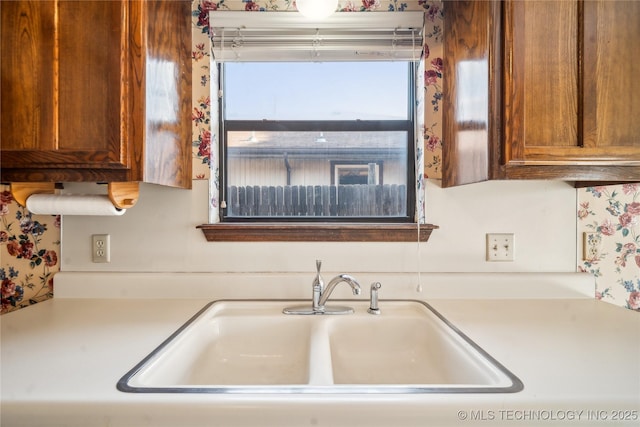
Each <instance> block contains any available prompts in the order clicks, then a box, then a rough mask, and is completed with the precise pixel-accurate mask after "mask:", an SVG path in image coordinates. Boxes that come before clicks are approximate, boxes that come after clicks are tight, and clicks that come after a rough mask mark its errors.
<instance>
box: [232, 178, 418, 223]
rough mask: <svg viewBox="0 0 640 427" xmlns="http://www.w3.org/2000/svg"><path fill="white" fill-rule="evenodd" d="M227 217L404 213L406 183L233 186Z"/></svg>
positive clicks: (384, 214)
mask: <svg viewBox="0 0 640 427" xmlns="http://www.w3.org/2000/svg"><path fill="white" fill-rule="evenodd" d="M226 198H227V215H228V216H234V217H238V216H241V217H243V216H247V217H248V216H253V217H255V216H259V217H270V216H315V217H322V216H330V217H341V216H403V215H405V214H406V206H407V189H406V185H396V184H390V185H387V184H385V185H369V184H361V185H337V186H336V185H315V186H313V185H307V186H303V185H286V186H257V185H255V186H246V187H236V186H231V187H229V188H228V192H227V197H226Z"/></svg>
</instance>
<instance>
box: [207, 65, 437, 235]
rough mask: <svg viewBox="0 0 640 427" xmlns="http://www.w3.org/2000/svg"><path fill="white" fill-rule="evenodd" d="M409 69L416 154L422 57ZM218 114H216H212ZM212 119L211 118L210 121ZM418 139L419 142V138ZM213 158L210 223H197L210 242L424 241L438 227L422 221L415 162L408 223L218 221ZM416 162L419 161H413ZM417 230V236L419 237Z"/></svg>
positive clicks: (418, 150)
mask: <svg viewBox="0 0 640 427" xmlns="http://www.w3.org/2000/svg"><path fill="white" fill-rule="evenodd" d="M212 64H213V67H212V71H214V70H215V72H212V82H213V81H216V82H218V79H219V77H220V76H219V75H216V74H218V67H217V66H216V64H215V62H213V63H212ZM411 71H412V72H413V73H414V75H413V77H412V80H411V81H413V84H414V85H415V87H414V88H413V90H411V88H410V97H411V98H410V99H411V102H413V103H414V105H415V106H416V109H415V113H414V116H413V117H412V118H411V120H414V121H415V127H414V132H415V131H418V133H417V134H414V139H415V141H414V145H413V146H412V149H413V150H414V153H415V155H416V156H422V155H423V153H422V139H423V135H421V134H420V133H419V129H420V128H421V127H422V126H424V123H423V121H422V119H421V117H420V116H422V115H423V114H424V111H423V108H424V100H423V99H421V98H420V102H417V101H418V99H417V98H416V96H417V95H418V93H417V91H420V90H421V88H422V87H423V86H424V79H423V77H424V60H423V59H422V58H421V59H420V60H419V61H418V62H416V63H415V64H414V66H412V67H411ZM214 93H216V94H217V96H215V99H216V100H217V102H215V103H212V105H214V106H216V107H217V108H221V106H222V98H221V96H219V95H221V91H220V90H219V89H218V87H216V88H215V91H214ZM214 114H215V115H216V117H217V114H216V113H214ZM213 123H215V120H214V121H212V124H213ZM216 128H218V126H216ZM218 135H219V134H218V132H215V131H214V132H213V137H214V140H215V141H216V147H218V146H219V145H218V142H217V140H218ZM418 140H420V141H418ZM215 153H216V155H215V157H214V158H213V159H212V163H211V167H212V169H213V170H214V171H215V175H212V179H211V180H210V185H209V188H210V191H211V193H210V209H213V210H210V215H211V217H210V218H211V219H210V222H209V223H207V224H203V225H200V226H198V227H197V228H199V229H201V231H202V232H203V234H204V236H205V238H206V239H207V241H210V242H224V241H227V242H250V241H251V242H278V241H279V242H294V241H295V242H337V241H340V242H416V241H419V242H426V241H428V239H429V237H430V235H431V232H432V231H433V230H435V229H438V228H439V227H438V226H437V225H433V224H429V223H426V221H425V206H424V195H423V193H421V192H422V191H424V190H423V179H424V178H423V175H422V173H421V170H422V169H421V164H422V161H420V163H416V164H415V165H414V167H415V170H416V172H420V175H418V174H417V173H416V176H415V182H413V184H414V185H415V187H414V188H415V191H413V192H412V194H413V196H414V197H416V201H415V203H416V206H415V207H416V209H415V212H414V215H415V216H414V220H413V222H411V223H409V222H407V223H395V224H394V223H390V222H385V223H378V224H373V223H367V224H362V223H360V224H359V223H355V222H352V223H348V224H345V223H326V222H325V223H308V222H307V223H257V222H256V223H247V222H235V223H232V222H225V223H222V222H219V218H218V216H217V215H218V212H219V207H218V200H219V199H218V195H219V194H218V191H219V188H220V187H219V184H220V183H219V176H218V175H217V171H218V165H219V163H220V162H221V158H219V157H218V152H217V151H215ZM416 159H417V157H416ZM416 162H418V160H416ZM418 233H419V237H418Z"/></svg>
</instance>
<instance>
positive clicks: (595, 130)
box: [584, 1, 640, 159]
mask: <svg viewBox="0 0 640 427" xmlns="http://www.w3.org/2000/svg"><path fill="white" fill-rule="evenodd" d="M584 8H585V10H584V16H585V27H584V28H585V49H584V63H585V97H584V102H585V118H584V120H585V125H584V126H585V142H584V146H585V147H604V148H607V147H614V146H620V147H632V146H635V147H636V153H635V156H634V157H633V158H635V159H640V154H639V153H638V152H637V151H640V150H638V149H637V147H640V120H638V118H639V117H640V79H639V77H640V60H638V43H640V2H637V1H615V2H614V1H597V2H596V1H589V2H585V5H584Z"/></svg>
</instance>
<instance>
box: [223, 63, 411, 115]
mask: <svg viewBox="0 0 640 427" xmlns="http://www.w3.org/2000/svg"><path fill="white" fill-rule="evenodd" d="M225 66H226V69H225V72H224V81H225V88H224V99H225V102H226V104H225V109H226V118H227V119H230V120H241V119H246V120H262V119H269V120H304V119H311V120H355V119H361V120H381V119H392V120H394V119H400V120H403V119H407V109H408V108H407V106H408V98H407V92H408V89H407V85H408V80H409V72H408V65H407V63H406V62H382V61H378V62H253V63H247V62H235V63H234V62H229V63H226V64H225ZM238 95H239V96H238Z"/></svg>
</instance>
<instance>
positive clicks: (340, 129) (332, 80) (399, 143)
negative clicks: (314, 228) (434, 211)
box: [219, 61, 415, 222]
mask: <svg viewBox="0 0 640 427" xmlns="http://www.w3.org/2000/svg"><path fill="white" fill-rule="evenodd" d="M221 67H223V68H222V69H221V72H220V73H219V74H220V76H222V78H221V87H222V88H223V92H222V93H223V94H224V96H223V97H222V107H221V109H220V111H221V119H220V123H221V124H222V129H223V131H222V132H221V137H222V138H221V139H222V144H221V146H222V153H221V158H222V159H223V162H222V182H223V186H222V188H223V190H222V195H223V200H224V201H225V202H226V203H225V205H226V209H225V210H224V211H223V213H222V214H223V220H227V221H229V220H231V221H233V220H243V221H246V220H265V219H269V220H278V219H280V220H285V221H292V220H304V221H314V220H321V221H332V220H340V221H344V220H350V221H354V220H357V221H366V220H370V221H380V219H381V218H383V219H384V220H385V221H405V222H410V221H413V212H414V200H415V199H414V197H413V189H412V186H411V185H409V183H413V182H414V168H413V167H409V165H411V163H412V162H413V158H414V155H413V139H414V138H413V129H414V123H413V120H412V117H413V109H412V106H413V104H414V103H413V102H412V99H413V97H412V90H413V84H412V81H413V78H412V71H411V66H410V63H409V62H407V61H393V62H391V61H389V62H344V61H343V62H295V63H287V62H229V63H225V64H222V65H221ZM265 82H268V83H265Z"/></svg>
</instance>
